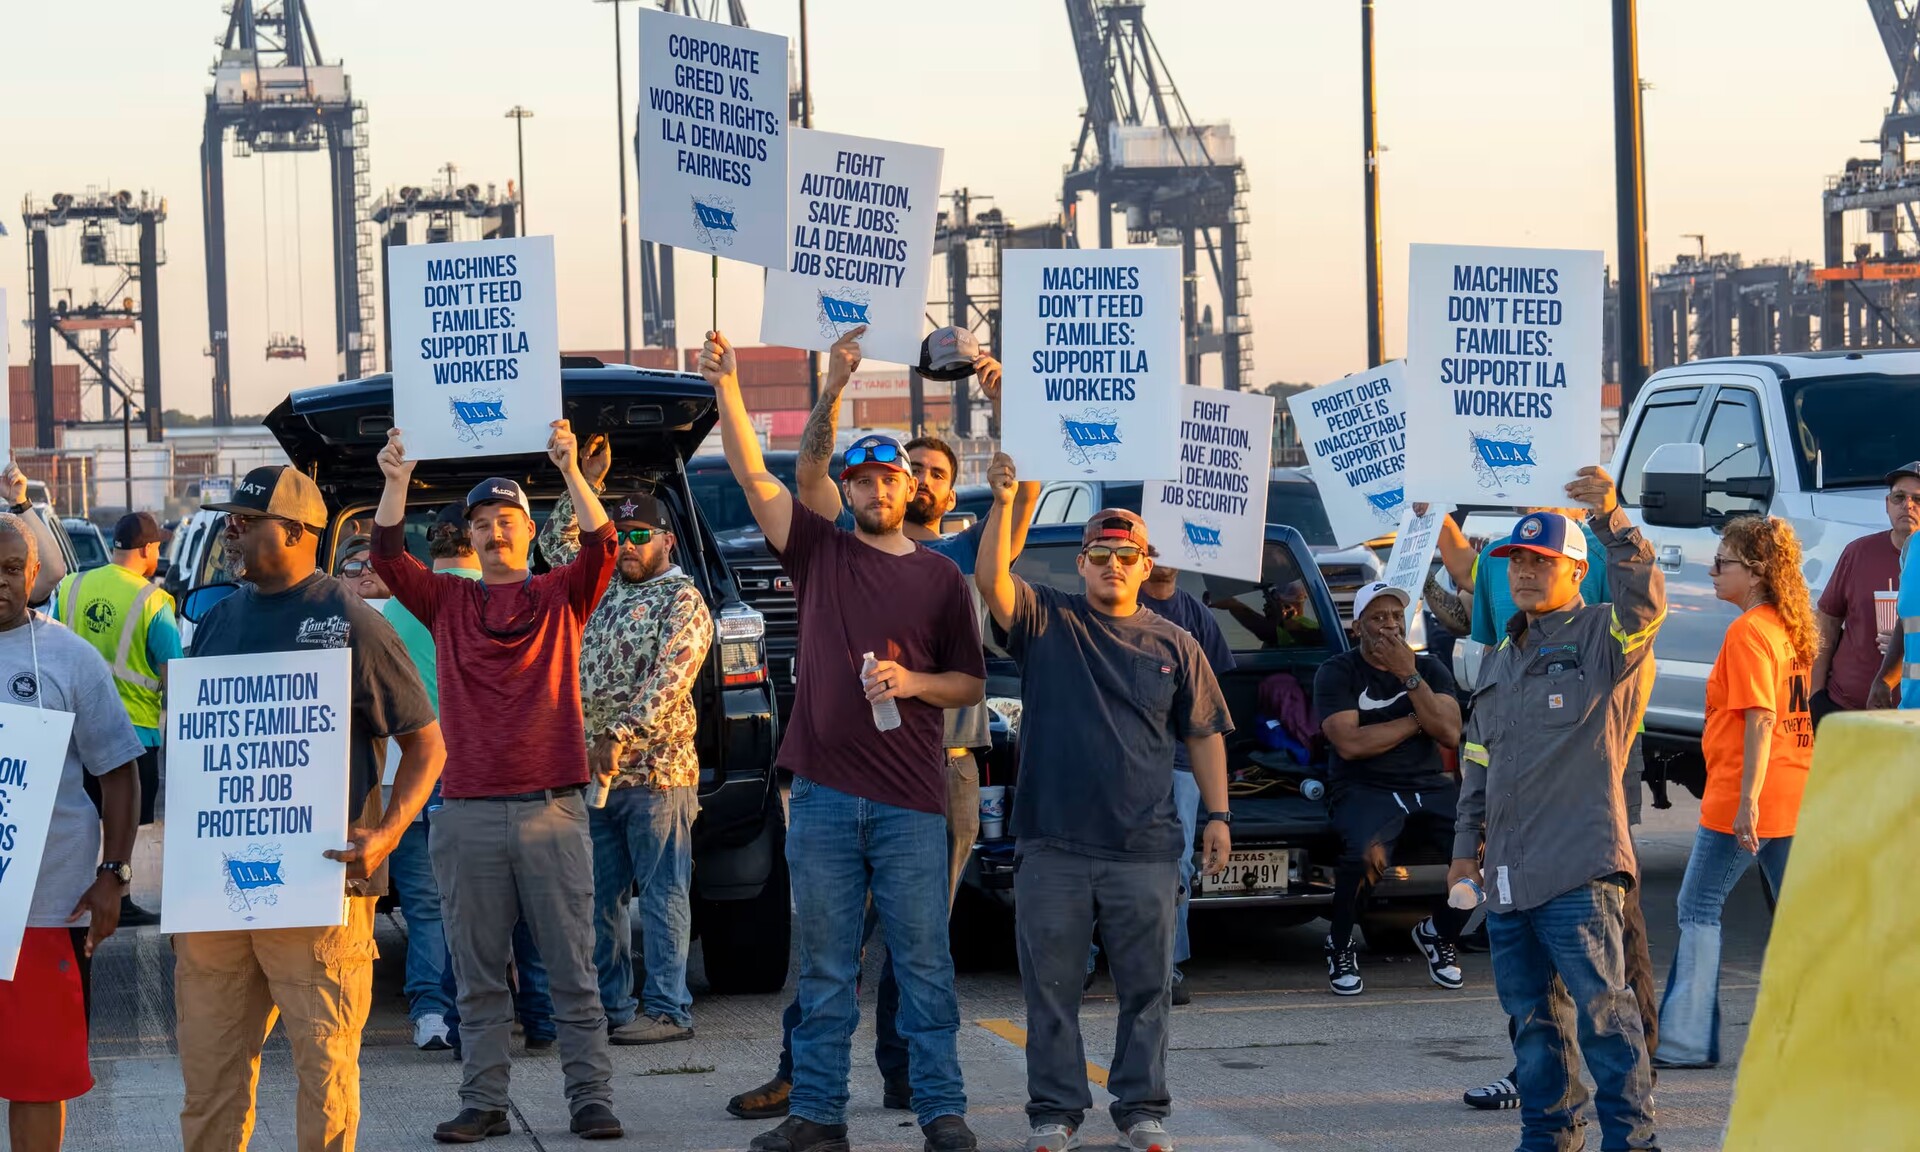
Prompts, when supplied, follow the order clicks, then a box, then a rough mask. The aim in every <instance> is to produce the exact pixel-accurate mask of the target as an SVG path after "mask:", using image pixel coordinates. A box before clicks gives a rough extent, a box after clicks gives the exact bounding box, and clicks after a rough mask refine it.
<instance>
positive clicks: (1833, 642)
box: [1812, 460, 1920, 724]
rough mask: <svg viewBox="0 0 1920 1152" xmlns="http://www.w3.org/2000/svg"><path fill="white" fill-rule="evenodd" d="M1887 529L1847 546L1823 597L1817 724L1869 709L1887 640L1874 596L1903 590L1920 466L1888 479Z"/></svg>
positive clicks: (1918, 522) (1918, 508)
mask: <svg viewBox="0 0 1920 1152" xmlns="http://www.w3.org/2000/svg"><path fill="white" fill-rule="evenodd" d="M1887 523H1888V525H1889V527H1890V529H1891V530H1890V531H1887V532H1874V533H1871V534H1869V535H1866V536H1862V537H1860V539H1858V540H1855V541H1854V542H1853V543H1851V544H1849V545H1847V547H1846V549H1845V550H1844V551H1842V552H1841V553H1840V559H1839V560H1838V561H1836V562H1835V563H1834V565H1833V571H1832V573H1830V574H1829V575H1828V576H1827V586H1826V588H1825V589H1824V590H1823V591H1821V593H1820V604H1819V609H1820V610H1819V614H1818V618H1819V622H1820V654H1819V655H1818V656H1816V657H1814V660H1813V700H1812V706H1813V722H1814V723H1815V724H1818V723H1819V722H1820V720H1821V718H1822V717H1824V716H1825V715H1827V713H1829V712H1851V711H1853V710H1855V709H1858V708H1865V707H1866V706H1867V690H1868V689H1870V688H1872V687H1873V678H1874V676H1875V675H1876V674H1877V673H1878V672H1879V671H1880V661H1881V659H1882V657H1883V655H1884V654H1885V652H1886V647H1885V645H1886V640H1885V637H1883V636H1882V635H1881V634H1880V628H1879V625H1878V623H1877V622H1876V621H1875V619H1874V605H1873V594H1874V593H1875V592H1879V593H1881V594H1883V595H1887V594H1890V593H1892V592H1895V591H1897V590H1898V589H1899V587H1900V549H1901V548H1902V547H1904V546H1905V545H1906V543H1907V540H1908V538H1910V537H1911V536H1912V535H1913V532H1914V529H1915V528H1920V460H1916V461H1914V462H1913V463H1911V464H1907V465H1905V466H1903V467H1901V468H1896V469H1894V470H1893V471H1892V472H1890V473H1888V474H1887Z"/></svg>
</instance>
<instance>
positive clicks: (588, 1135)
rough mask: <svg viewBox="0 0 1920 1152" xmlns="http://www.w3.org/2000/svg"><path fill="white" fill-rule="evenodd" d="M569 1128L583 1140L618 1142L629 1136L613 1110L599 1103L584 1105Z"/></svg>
mask: <svg viewBox="0 0 1920 1152" xmlns="http://www.w3.org/2000/svg"><path fill="white" fill-rule="evenodd" d="M567 1127H568V1128H570V1129H572V1131H573V1134H574V1135H576V1136H578V1137H580V1139H582V1140H618V1139H620V1137H622V1136H625V1135H626V1134H627V1133H626V1130H625V1129H624V1128H622V1127H620V1121H619V1120H618V1119H617V1118H616V1117H615V1116H614V1114H613V1109H611V1108H609V1107H607V1106H606V1105H605V1104H601V1103H599V1102H597V1101H596V1102H595V1103H592V1104H582V1105H581V1106H580V1110H579V1111H578V1112H575V1113H574V1114H573V1121H572V1123H570V1124H568V1125H567Z"/></svg>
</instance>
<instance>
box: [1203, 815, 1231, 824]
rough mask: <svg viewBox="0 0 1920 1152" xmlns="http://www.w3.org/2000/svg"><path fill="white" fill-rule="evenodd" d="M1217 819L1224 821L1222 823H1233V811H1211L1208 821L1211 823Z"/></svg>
mask: <svg viewBox="0 0 1920 1152" xmlns="http://www.w3.org/2000/svg"><path fill="white" fill-rule="evenodd" d="M1215 820H1218V821H1220V823H1222V824H1231V823H1233V813H1231V812H1209V813H1207V823H1209V824H1211V823H1213V822H1214V821H1215Z"/></svg>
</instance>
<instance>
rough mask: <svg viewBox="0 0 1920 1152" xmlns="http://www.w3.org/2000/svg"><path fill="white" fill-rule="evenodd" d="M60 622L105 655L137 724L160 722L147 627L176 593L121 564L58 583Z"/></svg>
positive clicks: (157, 679)
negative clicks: (167, 592)
mask: <svg viewBox="0 0 1920 1152" xmlns="http://www.w3.org/2000/svg"><path fill="white" fill-rule="evenodd" d="M59 595H60V622H61V623H62V624H65V625H66V626H67V627H69V628H71V629H73V631H74V633H75V634H76V635H78V636H79V637H80V638H81V639H82V640H85V641H86V642H87V643H89V644H91V645H93V647H94V650H95V651H97V652H99V653H100V655H101V656H103V657H105V658H106V661H107V664H108V665H109V666H111V667H112V668H113V683H114V687H116V688H118V689H119V690H120V701H121V703H123V704H125V705H126V708H127V719H129V720H131V721H133V724H134V727H136V728H158V727H160V674H159V672H158V671H157V670H156V669H155V668H154V666H153V661H152V658H151V657H149V656H148V655H147V627H148V625H150V624H152V623H153V618H154V617H155V616H157V615H159V614H160V610H161V609H162V608H164V607H166V606H167V605H169V604H171V603H172V602H173V598H172V597H170V596H168V595H167V594H166V593H165V592H163V591H161V590H160V586H159V585H157V584H155V583H153V582H152V581H151V580H144V579H142V578H141V577H140V576H139V575H138V574H136V573H133V572H129V571H127V570H126V569H125V568H122V567H120V565H118V564H105V565H102V566H101V567H99V568H95V569H92V570H91V571H87V572H75V573H73V574H72V575H70V576H68V577H67V578H66V579H64V580H62V581H61V582H60V593H59Z"/></svg>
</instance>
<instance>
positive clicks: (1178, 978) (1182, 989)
mask: <svg viewBox="0 0 1920 1152" xmlns="http://www.w3.org/2000/svg"><path fill="white" fill-rule="evenodd" d="M1191 1003H1193V989H1191V988H1189V987H1187V977H1186V975H1185V974H1184V973H1182V972H1181V971H1180V969H1178V968H1175V969H1174V970H1173V1006H1174V1007H1175V1008H1178V1007H1180V1006H1181V1005H1183V1004H1191Z"/></svg>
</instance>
